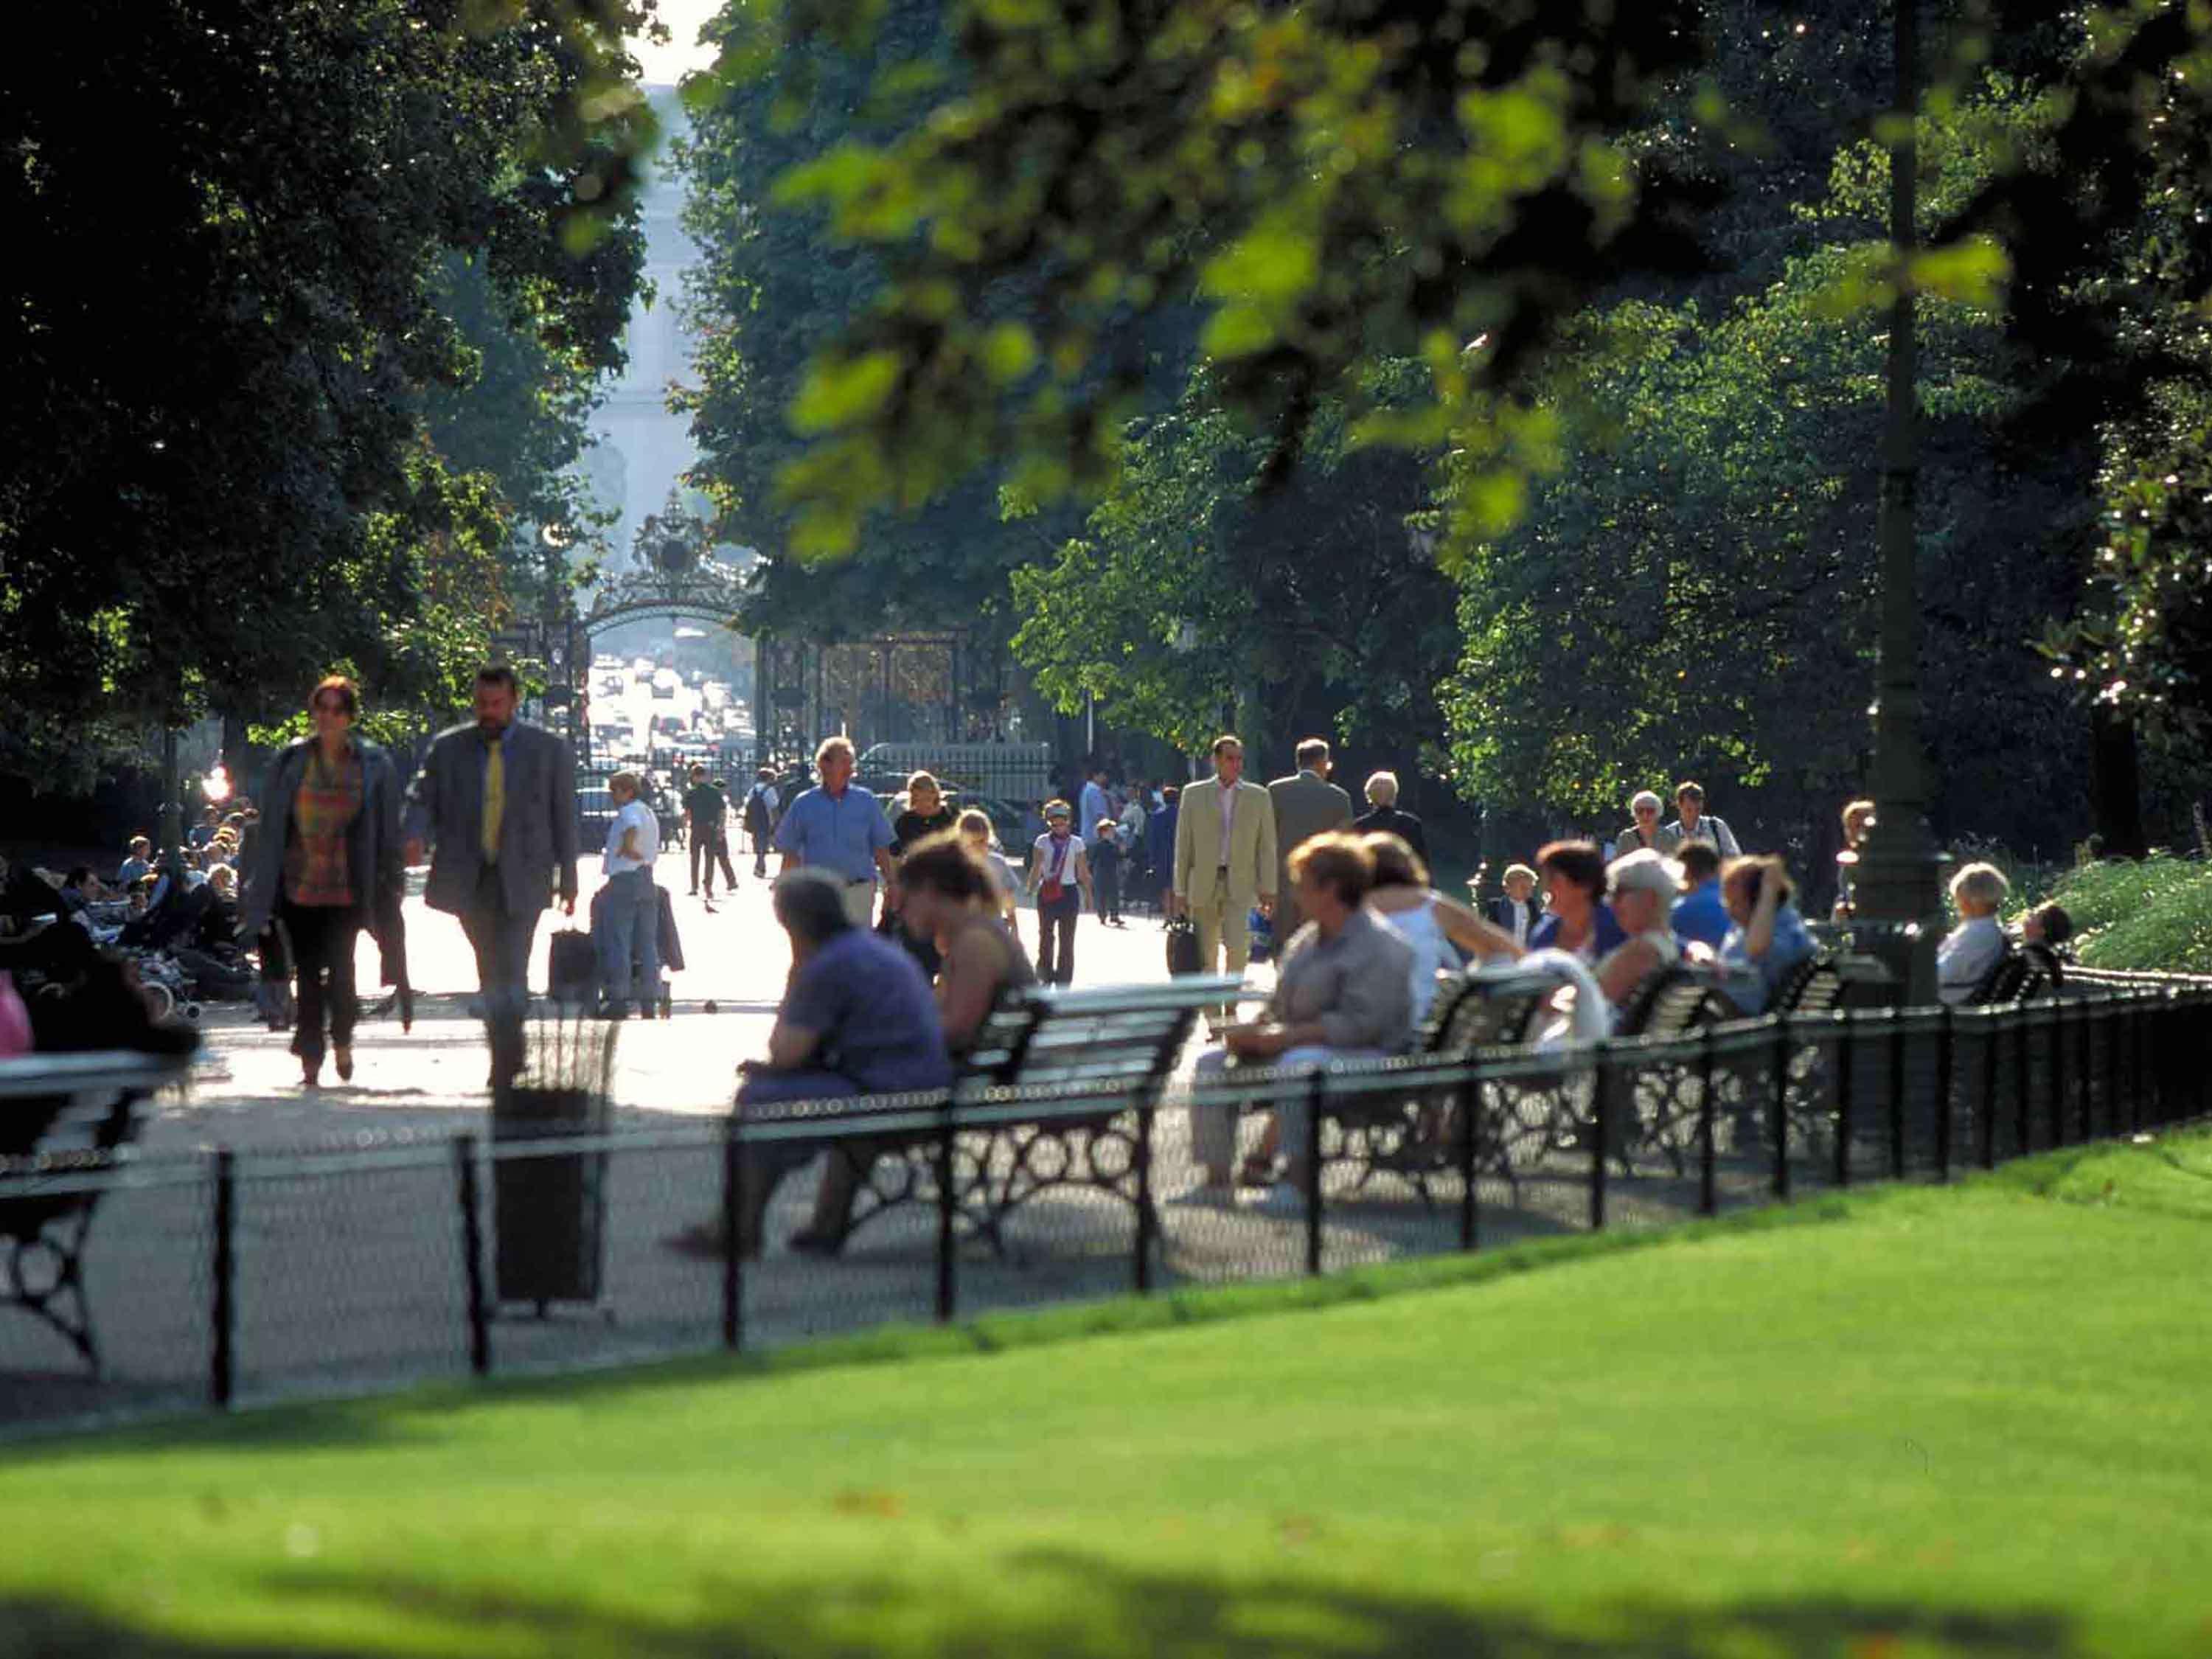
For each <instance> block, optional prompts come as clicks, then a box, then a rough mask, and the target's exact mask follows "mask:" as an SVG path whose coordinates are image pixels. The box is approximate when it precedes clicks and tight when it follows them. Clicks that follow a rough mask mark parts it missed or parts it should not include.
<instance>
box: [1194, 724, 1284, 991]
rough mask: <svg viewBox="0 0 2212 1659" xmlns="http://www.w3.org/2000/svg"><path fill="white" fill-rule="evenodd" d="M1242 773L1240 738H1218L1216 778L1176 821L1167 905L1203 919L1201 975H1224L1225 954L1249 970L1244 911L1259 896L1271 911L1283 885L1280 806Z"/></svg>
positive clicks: (1235, 970)
mask: <svg viewBox="0 0 2212 1659" xmlns="http://www.w3.org/2000/svg"><path fill="white" fill-rule="evenodd" d="M1243 775H1244V745H1243V744H1242V743H1240V742H1238V741H1237V739H1236V738H1231V737H1223V738H1215V739H1214V740H1213V775H1212V777H1211V778H1209V779H1206V781H1202V782H1199V783H1194V784H1191V785H1190V786H1188V787H1187V788H1185V789H1184V790H1183V792H1182V810H1181V811H1180V813H1179V814H1178V815H1177V817H1176V844H1175V871H1174V875H1173V879H1172V880H1171V881H1170V884H1169V889H1170V890H1169V894H1168V908H1169V914H1170V915H1188V916H1189V917H1190V919H1191V920H1192V921H1194V922H1196V923H1197V924H1198V959H1199V970H1200V972H1201V973H1207V974H1212V973H1218V972H1220V971H1221V969H1220V967H1219V966H1218V963H1219V960H1220V957H1221V954H1222V953H1223V952H1224V951H1226V953H1227V955H1228V971H1229V972H1231V973H1232V974H1241V973H1243V971H1244V966H1245V964H1246V963H1248V962H1249V961H1250V960H1251V958H1252V941H1251V935H1250V933H1249V930H1248V929H1247V928H1246V927H1245V924H1244V917H1245V913H1246V912H1247V911H1249V909H1250V908H1252V906H1253V904H1254V902H1255V901H1256V902H1258V904H1259V906H1260V908H1261V909H1262V910H1273V908H1274V903H1275V895H1276V893H1277V892H1278V891H1279V889H1278V888H1277V886H1276V885H1275V878H1276V869H1277V860H1276V856H1275V809H1274V806H1273V803H1271V802H1270V801H1269V800H1268V799H1267V791H1266V790H1264V789H1262V788H1261V787H1260V786H1259V785H1258V784H1256V783H1246V782H1244V781H1243ZM1212 1023H1213V1022H1212V1021H1211V1020H1209V1021H1208V1024H1212Z"/></svg>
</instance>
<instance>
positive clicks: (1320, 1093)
mask: <svg viewBox="0 0 2212 1659" xmlns="http://www.w3.org/2000/svg"><path fill="white" fill-rule="evenodd" d="M1306 1090H1307V1092H1306V1146H1305V1152H1306V1272H1307V1273H1309V1274H1310V1275H1312V1276H1314V1277H1316V1278H1318V1277H1319V1276H1320V1273H1321V1108H1322V1101H1323V1100H1324V1099H1325V1098H1327V1097H1328V1073H1327V1072H1326V1071H1325V1070H1323V1069H1322V1067H1321V1066H1315V1067H1314V1071H1313V1079H1312V1080H1311V1081H1310V1083H1309V1084H1308V1085H1306Z"/></svg>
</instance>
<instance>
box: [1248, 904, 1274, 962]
mask: <svg viewBox="0 0 2212 1659" xmlns="http://www.w3.org/2000/svg"><path fill="white" fill-rule="evenodd" d="M1244 932H1245V935H1246V937H1247V938H1249V939H1250V941H1251V947H1252V948H1251V959H1252V960H1253V961H1255V962H1272V961H1273V959H1274V956H1275V924H1274V922H1273V921H1271V920H1270V919H1269V918H1268V916H1267V912H1266V911H1264V910H1262V909H1261V908H1260V907H1259V906H1258V905H1256V904H1255V905H1254V906H1253V907H1252V908H1251V909H1250V910H1249V911H1248V912H1246V913H1245V916H1244Z"/></svg>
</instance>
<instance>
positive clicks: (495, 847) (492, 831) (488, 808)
mask: <svg viewBox="0 0 2212 1659" xmlns="http://www.w3.org/2000/svg"><path fill="white" fill-rule="evenodd" d="M500 750H501V745H500V744H499V743H498V742H497V741H494V743H493V744H492V745H491V757H490V758H489V759H488V760H486V761H485V762H484V796H483V858H484V862H485V863H486V864H496V863H498V862H499V821H500V819H501V817H504V816H505V815H506V812H507V762H506V759H505V757H503V756H502V755H501V752H500Z"/></svg>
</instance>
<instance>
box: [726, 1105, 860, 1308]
mask: <svg viewBox="0 0 2212 1659" xmlns="http://www.w3.org/2000/svg"><path fill="white" fill-rule="evenodd" d="M830 1156H831V1157H832V1158H835V1157H836V1153H835V1152H832V1153H831V1154H830ZM744 1161H745V1151H744V1119H743V1118H741V1117H739V1116H738V1115H737V1114H736V1113H734V1112H733V1113H732V1114H731V1115H730V1116H729V1117H728V1118H727V1119H726V1121H724V1124H723V1127H722V1346H724V1347H726V1348H728V1349H730V1350H731V1351H732V1352H735V1351H736V1350H737V1349H738V1348H739V1347H742V1346H744V1308H745V1286H744V1271H745V1270H744V1258H745V1252H744V1240H743V1238H742V1237H740V1236H739V1234H740V1230H741V1228H742V1225H743V1223H744Z"/></svg>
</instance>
